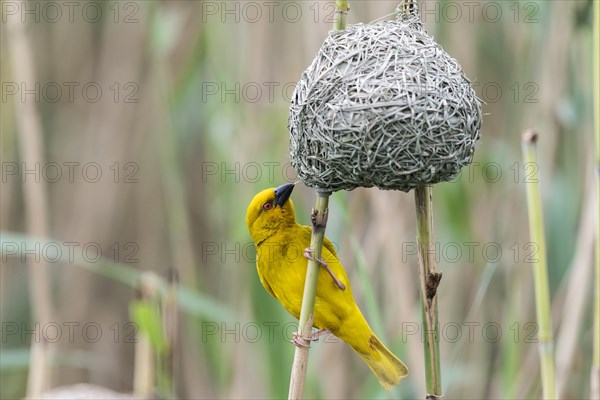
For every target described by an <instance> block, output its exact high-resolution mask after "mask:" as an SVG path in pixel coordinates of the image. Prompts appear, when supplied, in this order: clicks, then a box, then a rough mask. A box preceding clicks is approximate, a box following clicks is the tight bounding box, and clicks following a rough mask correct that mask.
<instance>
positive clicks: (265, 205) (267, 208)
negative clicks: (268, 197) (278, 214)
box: [262, 202, 273, 211]
mask: <svg viewBox="0 0 600 400" xmlns="http://www.w3.org/2000/svg"><path fill="white" fill-rule="evenodd" d="M262 208H263V210H265V211H268V210H270V209H271V208H273V203H270V202H267V203H265V204H263V206H262Z"/></svg>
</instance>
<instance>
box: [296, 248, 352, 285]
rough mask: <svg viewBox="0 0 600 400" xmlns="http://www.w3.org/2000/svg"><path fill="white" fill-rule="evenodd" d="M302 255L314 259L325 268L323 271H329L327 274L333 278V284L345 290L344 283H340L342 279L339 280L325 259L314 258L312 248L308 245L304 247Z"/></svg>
mask: <svg viewBox="0 0 600 400" xmlns="http://www.w3.org/2000/svg"><path fill="white" fill-rule="evenodd" d="M304 257H306V258H308V259H309V260H314V261H316V262H318V263H319V264H320V265H321V267H323V268H325V271H327V273H329V275H330V276H331V279H333V282H334V283H335V285H336V286H337V287H338V288H340V289H341V290H346V285H344V284H343V283H342V281H340V280H339V279H338V278H337V276H335V274H334V273H333V271H332V270H331V268H329V265H327V263H326V262H325V260H323V259H322V258H319V259H316V258H314V257H313V254H312V249H311V248H310V247H307V248H306V249H304Z"/></svg>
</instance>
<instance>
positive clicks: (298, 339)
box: [290, 329, 331, 348]
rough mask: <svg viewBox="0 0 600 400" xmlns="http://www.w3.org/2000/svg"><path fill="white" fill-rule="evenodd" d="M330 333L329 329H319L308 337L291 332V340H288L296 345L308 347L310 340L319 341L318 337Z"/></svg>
mask: <svg viewBox="0 0 600 400" xmlns="http://www.w3.org/2000/svg"><path fill="white" fill-rule="evenodd" d="M329 333H331V331H330V330H329V329H321V330H318V331H316V332H314V333H313V334H312V335H311V336H310V338H309V339H307V338H305V337H303V336H302V335H300V334H299V333H298V332H294V333H292V340H290V342H292V343H293V344H294V345H295V346H296V347H307V348H310V342H318V341H319V337H321V336H323V335H327V334H329Z"/></svg>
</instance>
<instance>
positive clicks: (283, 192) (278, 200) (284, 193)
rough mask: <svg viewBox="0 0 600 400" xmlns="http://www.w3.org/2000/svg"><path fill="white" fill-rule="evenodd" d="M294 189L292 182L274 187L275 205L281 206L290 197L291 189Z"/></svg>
mask: <svg viewBox="0 0 600 400" xmlns="http://www.w3.org/2000/svg"><path fill="white" fill-rule="evenodd" d="M293 190H294V184H293V183H286V184H285V185H281V186H279V187H278V188H277V189H275V205H278V206H279V207H283V205H284V204H285V202H286V201H288V199H289V198H290V195H291V194H292V191H293Z"/></svg>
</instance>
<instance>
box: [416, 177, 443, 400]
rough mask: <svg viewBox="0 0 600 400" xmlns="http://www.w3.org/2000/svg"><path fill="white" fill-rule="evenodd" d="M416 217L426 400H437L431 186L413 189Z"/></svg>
mask: <svg viewBox="0 0 600 400" xmlns="http://www.w3.org/2000/svg"><path fill="white" fill-rule="evenodd" d="M415 206H416V215H417V242H418V245H419V280H420V291H421V305H422V316H423V326H424V328H423V329H424V335H425V340H424V341H423V343H424V350H425V354H424V357H425V381H426V386H427V395H426V399H441V398H443V395H442V376H441V369H440V346H439V344H440V341H439V332H438V327H439V323H438V302H437V296H436V293H437V288H438V285H439V283H440V280H441V279H442V273H441V272H437V271H436V265H435V245H434V243H433V210H432V193H431V186H425V185H419V186H418V187H417V188H416V189H415Z"/></svg>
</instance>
